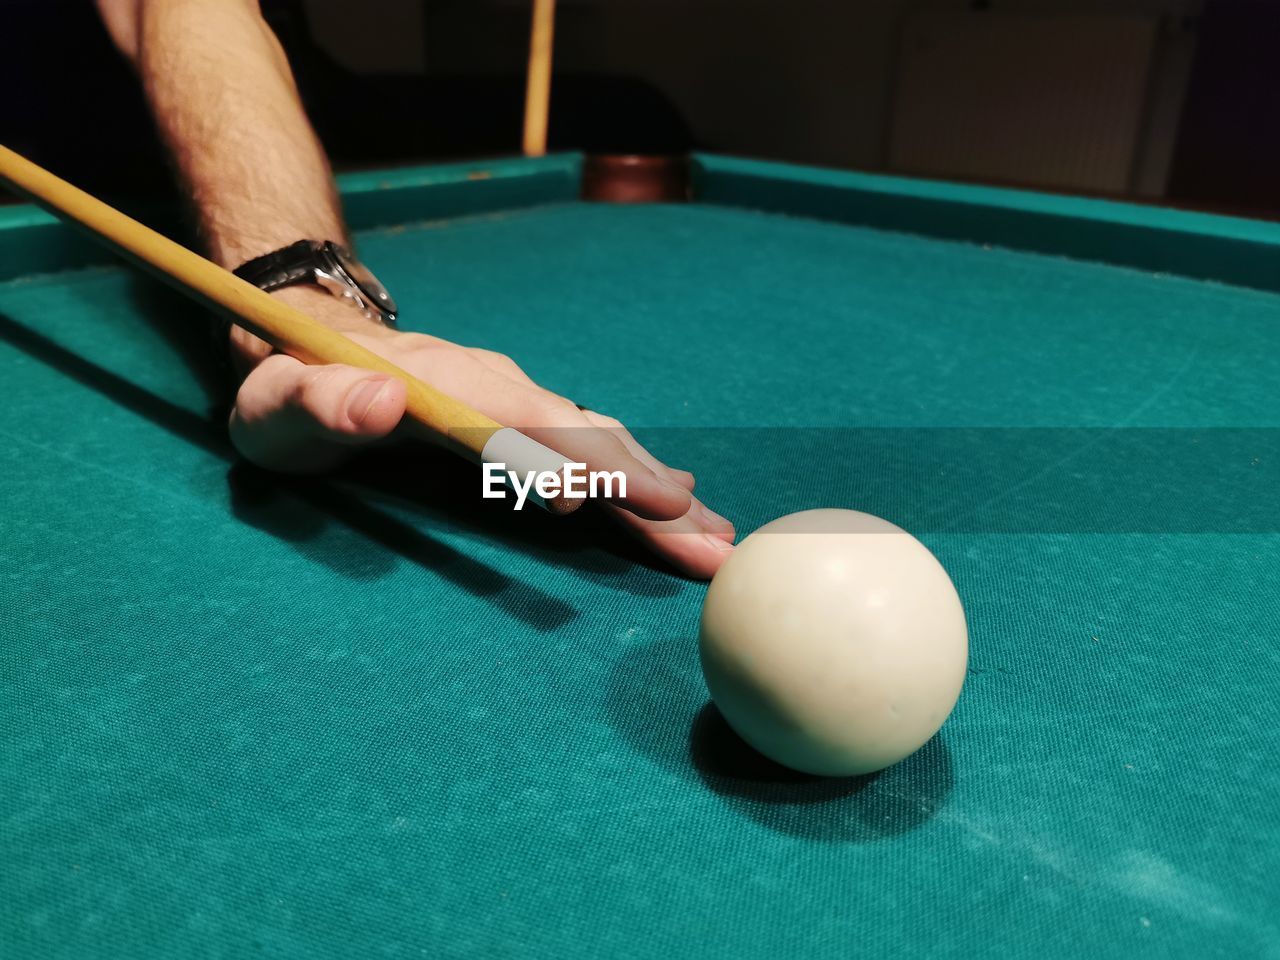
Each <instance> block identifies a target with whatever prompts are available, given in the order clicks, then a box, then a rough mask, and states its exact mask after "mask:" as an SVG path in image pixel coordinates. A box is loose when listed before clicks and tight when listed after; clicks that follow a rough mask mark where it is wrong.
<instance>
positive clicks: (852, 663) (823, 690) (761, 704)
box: [698, 510, 969, 776]
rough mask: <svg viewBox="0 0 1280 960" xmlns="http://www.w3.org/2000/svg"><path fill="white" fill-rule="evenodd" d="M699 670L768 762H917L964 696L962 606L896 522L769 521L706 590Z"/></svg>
mask: <svg viewBox="0 0 1280 960" xmlns="http://www.w3.org/2000/svg"><path fill="white" fill-rule="evenodd" d="M698 646H699V651H700V653H701V657H702V672H703V674H704V676H705V677H706V680H707V688H708V689H709V690H710V691H711V698H712V699H713V700H714V701H715V703H716V706H717V707H719V708H720V712H721V713H722V714H723V715H724V718H725V720H727V721H728V723H729V725H730V726H731V727H733V729H734V730H735V731H737V733H738V735H739V736H741V737H742V739H744V740H746V741H747V743H749V744H751V746H753V747H755V749H756V750H758V751H759V752H760V753H763V754H764V755H765V756H767V757H769V758H770V759H772V760H775V761H777V762H778V763H781V764H783V765H785V766H788V767H791V768H793V769H795V770H800V771H802V772H805V773H815V774H822V775H825V776H852V775H854V774H861V773H871V772H872V771H875V770H880V769H882V768H884V767H887V766H889V765H890V764H893V763H897V762H898V761H899V760H901V759H902V758H903V757H906V756H908V755H909V754H911V753H914V752H915V751H916V750H918V749H919V748H920V747H921V746H923V745H924V743H925V742H926V741H928V740H929V738H930V737H932V736H933V735H934V734H935V733H936V732H937V731H938V728H939V727H941V726H942V723H943V721H944V720H946V719H947V716H948V715H949V714H950V713H951V710H952V708H953V707H954V706H955V703H956V699H957V698H958V697H959V696H960V686H961V684H963V683H964V677H965V671H966V667H967V663H968V657H969V634H968V630H967V628H966V626H965V619H964V607H962V606H961V604H960V597H959V596H958V595H957V594H956V589H955V587H954V586H953V585H952V583H951V578H950V577H948V576H947V572H946V571H945V570H943V569H942V564H940V563H938V561H937V559H936V558H935V557H934V556H933V554H932V553H930V552H929V550H928V549H927V548H926V547H925V546H924V544H922V543H921V542H920V541H919V540H917V539H916V538H915V537H913V536H911V535H910V534H909V533H907V532H906V531H905V530H903V529H901V528H900V527H896V526H894V525H893V524H892V523H889V521H887V520H881V519H880V518H879V517H874V516H872V515H871V514H869V513H860V512H858V511H856V510H806V511H804V512H802V513H793V514H791V515H790V516H786V517H782V518H780V519H778V520H774V521H773V522H772V523H767V524H765V525H764V526H763V527H761V528H760V529H759V530H757V531H756V532H755V533H753V534H751V536H749V537H747V538H746V539H745V540H743V541H742V543H741V544H739V545H738V547H737V549H735V550H734V552H733V554H732V555H731V556H730V557H729V559H728V560H727V561H725V563H724V565H723V566H722V567H721V568H720V570H719V571H718V572H717V573H716V575H715V578H714V579H713V580H712V581H711V587H710V589H709V590H708V591H707V598H706V601H705V603H704V605H703V608H702V627H701V630H700V632H699V641H698Z"/></svg>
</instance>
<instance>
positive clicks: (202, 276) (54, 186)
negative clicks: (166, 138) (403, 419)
mask: <svg viewBox="0 0 1280 960" xmlns="http://www.w3.org/2000/svg"><path fill="white" fill-rule="evenodd" d="M0 179H3V180H6V181H8V182H9V183H10V184H11V185H12V186H13V187H14V188H15V189H17V190H18V191H19V192H20V193H23V194H26V195H27V196H29V197H30V198H31V199H33V200H35V201H36V202H37V203H39V204H40V205H41V206H43V207H45V208H46V209H48V210H50V211H51V212H52V213H54V214H56V215H57V216H58V217H59V218H61V219H63V220H67V221H69V222H71V223H73V224H76V225H78V226H80V227H83V228H84V229H86V230H88V231H89V233H90V234H91V235H92V236H94V237H96V238H97V239H99V240H101V241H104V242H106V243H107V244H108V245H109V246H110V247H112V248H113V249H115V250H116V252H118V253H122V254H124V255H125V256H126V257H127V258H128V259H130V260H132V261H134V262H135V263H138V264H140V265H142V266H144V267H146V268H148V269H149V270H150V271H151V272H152V273H154V274H155V275H157V276H158V277H160V279H162V280H165V281H167V282H169V283H170V284H171V285H173V286H175V287H177V288H178V289H179V290H180V291H182V292H184V293H186V294H188V295H189V296H193V297H194V298H196V299H198V300H200V301H202V302H203V303H204V304H205V305H206V306H212V307H214V308H215V309H220V310H221V311H223V312H226V313H229V314H231V315H232V316H233V317H234V319H235V322H236V323H237V324H238V325H239V326H242V327H244V328H245V329H246V330H248V331H249V332H250V333H252V334H254V335H255V336H258V337H261V338H262V339H263V340H265V341H266V342H267V343H269V344H271V345H272V346H273V347H275V348H276V349H277V350H280V351H282V352H283V353H287V354H289V355H290V356H292V357H296V358H297V359H299V360H301V361H302V362H303V363H344V364H349V365H351V366H353V367H363V368H364V369H366V370H375V371H377V372H379V373H385V374H388V375H390V376H392V377H395V378H396V379H398V380H400V381H402V382H403V383H404V385H405V388H406V391H407V398H406V404H405V415H406V416H408V417H410V418H411V419H413V420H414V421H416V422H417V423H419V424H421V425H422V426H424V427H425V428H426V429H427V430H428V431H429V432H430V433H431V434H433V435H435V436H437V437H439V438H440V439H441V440H443V441H446V442H447V445H449V446H451V447H452V448H453V449H454V450H455V452H462V453H464V454H466V455H469V457H470V458H471V459H473V460H476V461H478V462H482V463H484V462H488V463H497V462H504V463H506V464H507V468H508V469H510V470H515V471H517V472H519V473H521V474H524V473H527V472H528V471H530V470H534V471H548V470H549V471H555V472H560V471H562V470H563V469H564V466H565V463H566V460H567V458H565V457H562V456H560V455H559V454H557V453H556V452H555V451H553V450H551V449H550V448H548V447H545V446H543V445H542V444H540V443H538V442H537V441H535V440H532V439H530V438H529V437H526V436H525V435H524V434H522V433H520V432H519V431H517V430H514V429H512V428H511V427H504V426H502V424H500V423H498V422H497V421H496V420H493V419H491V418H489V417H487V416H485V415H484V414H482V413H480V412H479V411H478V410H474V409H472V408H471V407H469V406H467V405H466V404H465V403H463V402H462V401H460V400H456V399H454V398H453V397H450V396H448V395H447V394H444V393H441V392H440V391H439V390H437V389H436V388H435V387H432V386H430V385H429V384H426V383H423V382H422V381H421V380H419V379H418V378H417V377H415V376H413V375H412V374H410V373H408V372H407V371H405V370H402V369H401V368H400V367H398V366H396V365H395V364H394V363H392V362H391V361H390V360H387V359H385V358H383V357H381V356H379V355H378V354H376V353H374V352H373V351H372V350H369V349H367V348H365V347H362V346H361V345H360V344H358V343H355V342H354V341H352V340H349V339H347V338H346V337H344V336H343V335H342V334H340V333H338V332H337V331H336V330H331V329H329V328H328V327H326V326H325V325H324V324H322V323H320V322H319V321H317V320H315V319H313V318H312V317H309V316H307V314H305V313H303V312H302V311H300V310H295V309H294V308H293V307H290V306H289V305H288V304H286V303H283V302H281V301H280V300H277V299H276V298H275V297H273V296H271V295H270V294H269V293H266V292H264V291H262V290H259V289H258V288H257V287H255V286H254V285H253V284H251V283H248V282H246V281H244V280H241V279H240V278H239V277H237V276H236V275H235V274H233V273H231V272H230V271H228V270H224V269H223V268H222V267H220V266H218V265H217V264H216V263H213V262H212V261H210V260H206V259H205V258H204V257H202V256H200V255H199V254H198V253H194V252H192V251H191V250H188V249H187V248H186V247H184V246H182V245H181V244H179V243H175V242H174V241H173V240H170V239H169V238H168V237H165V236H163V235H162V234H159V233H157V232H156V231H154V230H152V229H151V228H150V227H147V226H145V225H143V224H141V223H139V222H138V221H136V220H134V219H132V218H131V217H128V216H126V215H125V214H123V213H121V212H120V211H119V210H116V209H115V208H114V207H111V206H109V205H107V204H105V203H103V202H102V201H101V200H99V199H97V198H96V197H94V196H92V195H90V194H88V193H85V192H84V191H83V190H81V189H79V188H78V187H75V186H73V185H72V184H70V183H67V182H66V181H65V180H63V179H61V178H59V177H56V176H54V175H53V174H52V173H50V172H49V171H47V170H45V169H44V168H42V167H40V166H37V165H36V164H34V163H32V162H31V161H30V160H27V159H26V158H25V157H23V156H21V155H19V154H17V153H14V152H13V151H12V150H10V149H8V148H7V147H5V146H0ZM531 499H537V498H533V497H531ZM538 502H539V503H541V501H540V500H539V501H538ZM542 505H543V506H546V507H547V508H548V509H549V510H551V511H552V512H553V513H561V514H563V513H571V512H572V511H573V510H575V509H577V508H578V507H579V506H581V505H582V501H581V500H577V499H567V498H565V497H558V498H556V499H555V500H554V501H553V502H552V503H550V504H542Z"/></svg>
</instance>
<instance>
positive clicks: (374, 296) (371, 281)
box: [328, 243, 398, 319]
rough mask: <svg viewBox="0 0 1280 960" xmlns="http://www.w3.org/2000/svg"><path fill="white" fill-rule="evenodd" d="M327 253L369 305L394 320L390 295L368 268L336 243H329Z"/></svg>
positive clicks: (394, 303) (395, 311)
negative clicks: (367, 300)
mask: <svg viewBox="0 0 1280 960" xmlns="http://www.w3.org/2000/svg"><path fill="white" fill-rule="evenodd" d="M328 247H329V252H330V253H332V254H333V257H334V259H335V260H337V261H338V265H339V266H340V267H342V269H343V271H344V272H345V273H346V275H347V276H348V277H350V278H351V280H352V282H353V283H354V284H355V285H356V286H357V287H359V288H360V292H361V293H363V294H364V295H365V296H366V297H368V299H369V305H370V306H372V307H375V308H377V309H378V310H381V311H382V313H383V314H384V315H385V316H387V317H389V318H391V319H394V318H395V315H396V313H397V312H398V311H397V310H396V302H395V301H394V300H392V299H391V294H389V293H387V288H386V287H384V286H383V285H382V284H380V283H379V282H378V278H377V277H375V276H374V275H373V274H372V273H370V272H369V270H368V268H367V267H366V266H365V265H364V264H363V263H361V262H360V261H359V260H357V259H356V258H355V257H353V256H352V255H351V253H350V251H348V250H346V249H345V248H344V247H340V246H338V244H336V243H329V244H328Z"/></svg>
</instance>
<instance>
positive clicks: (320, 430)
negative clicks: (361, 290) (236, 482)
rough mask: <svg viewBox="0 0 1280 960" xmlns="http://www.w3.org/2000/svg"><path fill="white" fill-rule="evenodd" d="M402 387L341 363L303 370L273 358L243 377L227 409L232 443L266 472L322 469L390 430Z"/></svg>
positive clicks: (399, 414) (299, 365)
mask: <svg viewBox="0 0 1280 960" xmlns="http://www.w3.org/2000/svg"><path fill="white" fill-rule="evenodd" d="M404 407H405V386H404V383H403V382H401V381H400V380H397V379H395V378H394V377H389V376H387V375H386V374H381V373H374V372H373V371H371V370H362V369H360V368H359V367H349V366H346V365H345V364H329V365H325V366H308V365H307V364H304V363H302V362H301V361H298V360H295V359H294V358H293V357H288V356H285V355H284V354H274V355H272V356H270V357H267V358H266V359H265V360H263V361H262V363H260V364H258V365H257V366H256V367H255V368H254V369H253V370H252V371H251V372H250V373H249V375H248V376H247V377H246V378H245V380H244V382H243V383H242V384H241V385H240V390H239V392H238V393H237V394H236V405H235V408H234V409H233V410H232V411H231V422H230V432H231V442H232V443H234V444H235V446H236V449H237V450H239V451H240V453H241V454H242V455H243V456H244V457H245V458H246V459H248V460H251V461H252V462H254V463H256V464H258V465H259V466H261V467H266V468H267V469H269V470H281V471H285V472H290V473H307V472H312V471H316V470H323V469H325V468H327V467H330V466H333V465H334V464H335V463H337V462H338V461H340V460H342V459H343V458H344V457H345V456H346V455H347V454H349V453H350V452H351V451H352V450H353V449H355V448H357V447H359V446H362V445H364V444H368V443H372V442H373V441H375V440H379V439H381V438H383V437H385V436H386V435H387V434H389V433H390V432H391V431H392V430H394V429H395V427H396V424H398V423H399V422H400V418H401V417H402V416H404Z"/></svg>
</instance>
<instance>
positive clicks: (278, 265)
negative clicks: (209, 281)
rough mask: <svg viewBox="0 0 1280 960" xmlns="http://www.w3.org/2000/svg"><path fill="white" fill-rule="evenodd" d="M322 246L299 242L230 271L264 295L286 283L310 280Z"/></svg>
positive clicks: (309, 241) (308, 241)
mask: <svg viewBox="0 0 1280 960" xmlns="http://www.w3.org/2000/svg"><path fill="white" fill-rule="evenodd" d="M321 246H322V245H321V244H320V243H319V242H318V241H315V240H299V241H298V242H297V243H291V244H289V246H287V247H282V248H280V249H279V250H274V251H272V252H271V253H267V254H264V255H263V256H261V257H254V258H253V259H252V260H247V261H245V262H244V263H242V264H240V266H238V267H236V268H235V270H233V271H232V272H233V273H234V274H235V275H236V276H237V277H239V278H240V279H241V280H246V281H248V282H249V283H252V284H253V285H254V286H255V287H258V288H259V289H261V290H266V291H267V292H268V293H269V292H270V291H272V290H279V289H280V288H281V287H287V286H289V285H290V284H294V283H299V282H301V281H304V280H311V279H312V277H314V275H315V269H316V258H317V256H318V255H319V253H320V247H321Z"/></svg>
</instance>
